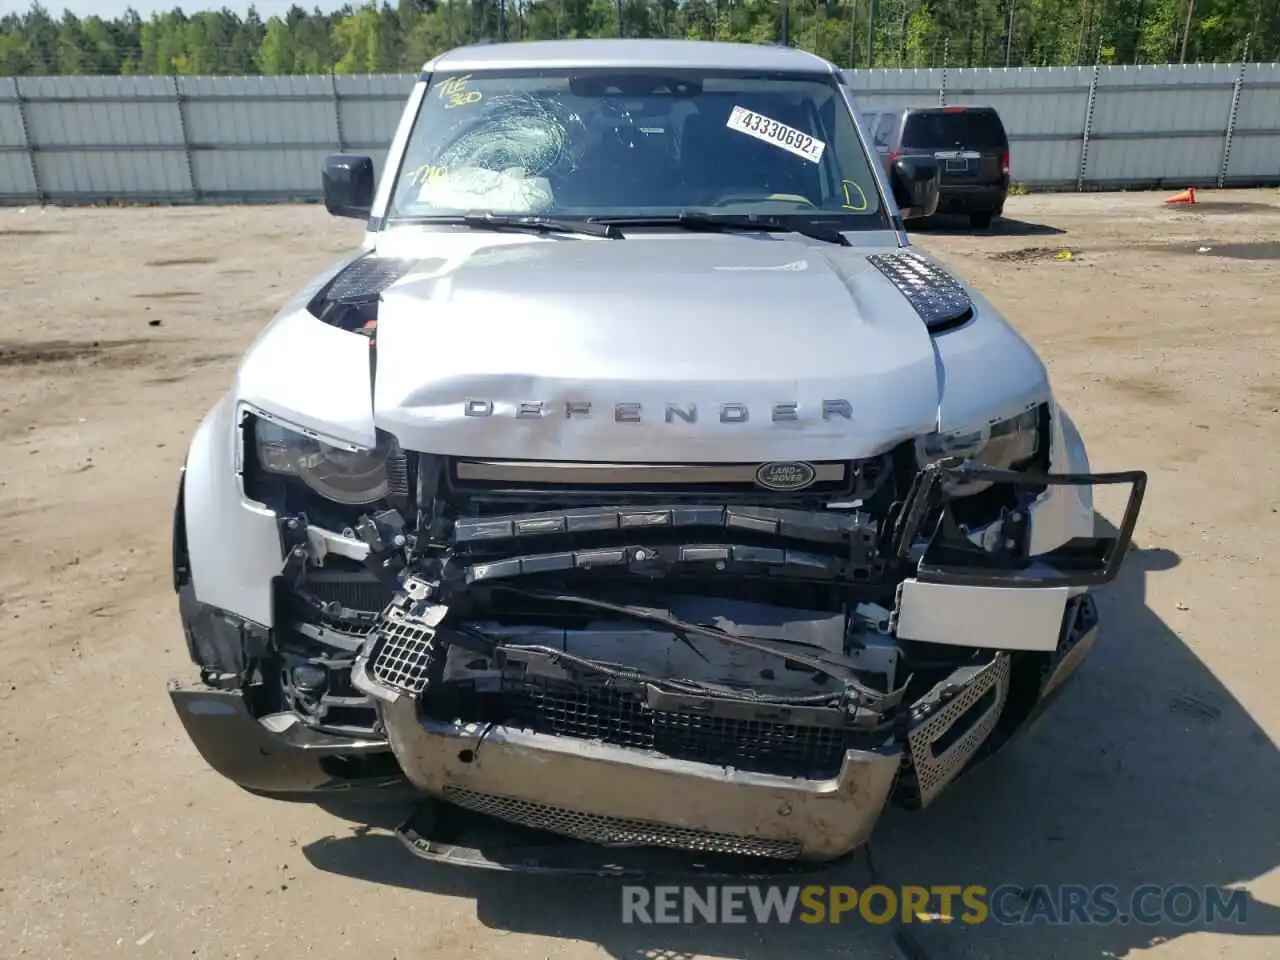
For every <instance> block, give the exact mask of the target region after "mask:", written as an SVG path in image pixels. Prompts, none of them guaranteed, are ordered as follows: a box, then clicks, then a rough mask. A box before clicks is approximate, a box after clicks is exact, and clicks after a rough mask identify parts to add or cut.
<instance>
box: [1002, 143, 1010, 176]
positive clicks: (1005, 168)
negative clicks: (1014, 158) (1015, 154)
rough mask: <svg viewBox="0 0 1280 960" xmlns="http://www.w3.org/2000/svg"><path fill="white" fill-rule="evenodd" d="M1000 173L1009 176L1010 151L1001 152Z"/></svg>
mask: <svg viewBox="0 0 1280 960" xmlns="http://www.w3.org/2000/svg"><path fill="white" fill-rule="evenodd" d="M1000 172H1001V173H1002V174H1004V175H1005V176H1006V177H1007V176H1008V175H1009V151H1008V150H1001V151H1000Z"/></svg>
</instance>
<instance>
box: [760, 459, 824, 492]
mask: <svg viewBox="0 0 1280 960" xmlns="http://www.w3.org/2000/svg"><path fill="white" fill-rule="evenodd" d="M817 476H818V472H817V471H816V470H814V469H813V466H812V465H811V464H808V463H799V462H796V461H775V462H774V463H762V464H761V465H760V467H759V469H757V470H756V485H757V486H761V487H764V488H765V489H766V490H803V489H804V488H805V487H807V486H809V485H810V484H812V483H813V481H814V480H815V479H816V478H817Z"/></svg>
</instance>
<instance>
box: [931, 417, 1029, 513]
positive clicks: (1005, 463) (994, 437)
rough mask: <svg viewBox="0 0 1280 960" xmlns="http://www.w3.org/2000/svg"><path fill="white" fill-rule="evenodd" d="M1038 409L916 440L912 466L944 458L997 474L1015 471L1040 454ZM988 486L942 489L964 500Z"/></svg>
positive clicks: (975, 484) (983, 484)
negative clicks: (950, 458) (970, 463)
mask: <svg viewBox="0 0 1280 960" xmlns="http://www.w3.org/2000/svg"><path fill="white" fill-rule="evenodd" d="M1040 412H1041V408H1040V407H1033V408H1032V409H1030V410H1027V411H1025V412H1023V413H1020V414H1018V415H1017V416H1016V417H1010V418H1009V419H1008V420H999V421H997V422H995V423H992V424H987V425H985V426H982V427H979V428H977V429H975V430H966V431H963V432H958V433H930V434H928V435H926V436H923V437H920V438H918V439H917V440H916V462H917V464H918V465H919V466H921V467H923V466H924V465H925V464H928V463H934V462H936V461H938V460H942V459H944V458H946V457H964V458H965V459H968V460H973V461H974V462H976V463H980V464H982V465H983V466H988V467H995V468H996V469H999V470H1008V469H1012V468H1016V467H1018V466H1021V465H1022V464H1024V463H1026V462H1027V461H1029V460H1031V459H1032V458H1033V457H1035V455H1036V454H1037V453H1039V452H1040ZM988 486H990V484H989V483H988V482H986V481H975V482H974V483H969V484H964V485H963V486H962V487H961V486H959V485H955V486H947V487H944V490H945V492H946V493H947V494H949V495H951V496H953V497H965V496H970V495H971V494H974V493H977V492H979V491H980V490H983V489H985V488H986V487H988Z"/></svg>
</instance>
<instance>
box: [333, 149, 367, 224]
mask: <svg viewBox="0 0 1280 960" xmlns="http://www.w3.org/2000/svg"><path fill="white" fill-rule="evenodd" d="M323 179H324V206H325V209H326V210H328V211H329V213H331V214H333V216H335V217H351V218H353V219H356V220H363V219H365V218H366V217H368V216H369V211H370V210H372V209H373V192H374V175H373V160H372V159H371V158H369V157H356V156H352V155H351V154H346V153H335V154H334V155H333V156H331V157H328V158H326V159H325V161H324V174H323Z"/></svg>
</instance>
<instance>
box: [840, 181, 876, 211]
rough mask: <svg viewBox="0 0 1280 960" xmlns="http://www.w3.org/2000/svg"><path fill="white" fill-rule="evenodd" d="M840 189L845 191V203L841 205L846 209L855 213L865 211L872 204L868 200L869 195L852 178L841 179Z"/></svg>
mask: <svg viewBox="0 0 1280 960" xmlns="http://www.w3.org/2000/svg"><path fill="white" fill-rule="evenodd" d="M840 189H841V191H843V193H844V203H842V204H841V205H840V206H841V207H843V208H844V209H845V210H852V211H853V212H854V213H865V212H866V211H867V208H868V207H869V206H871V204H869V203H868V202H867V195H866V194H865V193H863V192H862V188H861V187H860V186H858V185H857V184H856V183H854V182H853V181H852V180H841V181H840Z"/></svg>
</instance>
